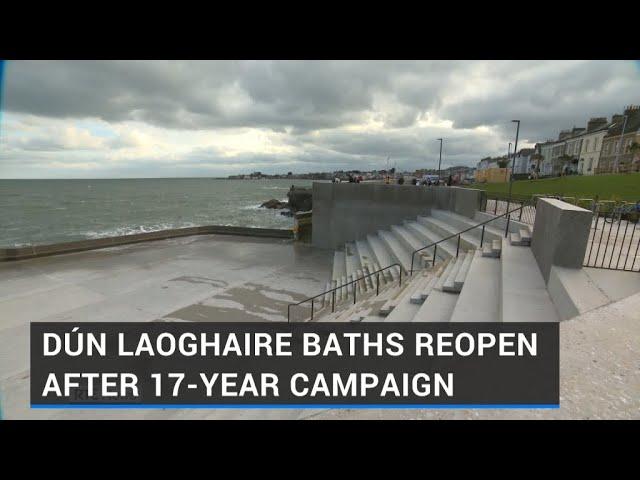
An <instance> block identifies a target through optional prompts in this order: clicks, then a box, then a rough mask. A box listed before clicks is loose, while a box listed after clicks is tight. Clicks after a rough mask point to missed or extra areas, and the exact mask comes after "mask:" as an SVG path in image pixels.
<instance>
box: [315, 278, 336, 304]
mask: <svg viewBox="0 0 640 480" xmlns="http://www.w3.org/2000/svg"><path fill="white" fill-rule="evenodd" d="M332 283H333V280H332V281H331V282H327V283H326V284H325V286H324V291H325V292H328V291H329V290H331V289H332V288H333V287H332ZM318 300H319V301H320V306H321V307H325V306H327V305H328V304H329V305H330V304H331V293H325V294H324V295H323V296H322V297H320V298H319V299H318Z"/></svg>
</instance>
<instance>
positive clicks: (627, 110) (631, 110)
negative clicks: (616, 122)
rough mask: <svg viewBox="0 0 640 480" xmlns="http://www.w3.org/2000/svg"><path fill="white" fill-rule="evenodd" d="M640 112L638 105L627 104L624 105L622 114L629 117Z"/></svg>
mask: <svg viewBox="0 0 640 480" xmlns="http://www.w3.org/2000/svg"><path fill="white" fill-rule="evenodd" d="M639 113H640V105H629V106H628V107H624V114H625V115H628V116H630V117H632V116H635V115H638V114H639Z"/></svg>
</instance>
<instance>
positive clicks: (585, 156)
mask: <svg viewBox="0 0 640 480" xmlns="http://www.w3.org/2000/svg"><path fill="white" fill-rule="evenodd" d="M609 125H610V124H609V122H608V121H607V118H606V117H599V118H592V119H591V120H589V123H588V124H587V131H586V132H585V133H583V134H582V149H581V150H580V163H579V164H578V173H581V174H583V175H593V174H594V173H595V171H596V168H597V167H598V159H599V158H600V150H602V139H603V138H604V136H605V135H606V134H607V131H608V129H609Z"/></svg>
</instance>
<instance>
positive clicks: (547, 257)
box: [531, 198, 592, 282]
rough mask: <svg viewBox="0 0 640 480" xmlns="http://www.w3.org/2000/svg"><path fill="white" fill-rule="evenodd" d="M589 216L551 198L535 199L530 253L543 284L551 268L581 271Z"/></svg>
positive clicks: (589, 225)
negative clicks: (555, 266)
mask: <svg viewBox="0 0 640 480" xmlns="http://www.w3.org/2000/svg"><path fill="white" fill-rule="evenodd" d="M591 220H592V213H591V212H590V211H589V210H585V209H584V208H580V207H576V206H575V205H571V204H570V203H567V202H563V201H561V200H556V199H554V198H539V199H538V202H537V205H536V221H535V224H534V226H533V235H532V237H531V250H532V251H533V255H534V257H535V259H536V261H537V262H538V267H540V271H541V272H542V276H543V277H544V280H545V282H548V281H549V274H550V272H551V267H552V266H553V265H557V266H559V267H568V268H582V263H583V262H584V254H585V251H586V249H587V242H588V241H589V231H590V229H591Z"/></svg>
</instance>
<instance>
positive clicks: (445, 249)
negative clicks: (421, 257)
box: [414, 216, 457, 259]
mask: <svg viewBox="0 0 640 480" xmlns="http://www.w3.org/2000/svg"><path fill="white" fill-rule="evenodd" d="M417 220H418V221H417V223H418V225H419V227H418V226H414V228H415V229H416V231H419V232H420V233H421V234H422V235H423V236H424V238H428V239H429V243H434V242H440V243H439V244H438V248H437V249H436V255H437V256H438V257H440V258H443V259H444V258H450V257H455V255H456V247H457V244H456V242H455V241H452V240H447V241H444V242H442V241H441V240H442V239H444V238H446V237H447V235H442V234H440V233H438V232H436V231H434V230H433V227H432V225H431V224H430V223H429V221H428V220H429V217H422V216H419V217H418V219H417ZM429 250H431V249H429ZM429 253H431V255H433V251H430V252H429Z"/></svg>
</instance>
